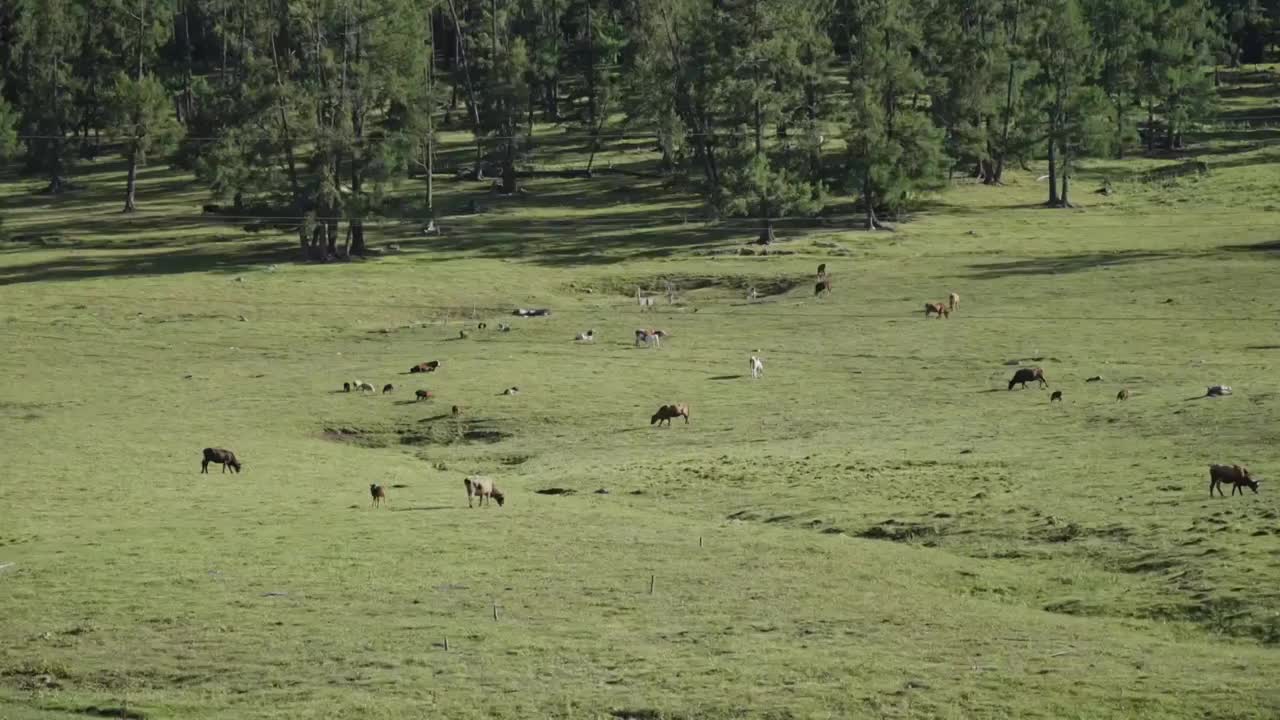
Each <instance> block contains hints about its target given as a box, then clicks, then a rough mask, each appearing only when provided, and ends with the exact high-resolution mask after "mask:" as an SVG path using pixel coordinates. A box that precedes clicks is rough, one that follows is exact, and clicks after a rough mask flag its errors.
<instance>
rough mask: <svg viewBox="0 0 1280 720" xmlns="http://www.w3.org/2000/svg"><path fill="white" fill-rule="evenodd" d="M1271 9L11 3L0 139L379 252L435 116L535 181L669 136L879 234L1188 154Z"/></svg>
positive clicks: (796, 207)
mask: <svg viewBox="0 0 1280 720" xmlns="http://www.w3.org/2000/svg"><path fill="white" fill-rule="evenodd" d="M1278 37H1280V0H10V1H9V2H7V3H3V4H0V158H16V159H17V161H18V162H20V163H21V166H22V169H23V170H24V171H25V172H27V173H29V174H32V175H34V176H39V177H43V178H45V179H47V181H48V190H49V191H50V192H55V193H56V192H60V191H62V190H63V189H64V188H65V187H66V185H67V183H68V181H69V179H70V178H73V177H74V172H75V166H76V164H77V163H78V162H80V161H82V160H86V159H91V158H94V157H96V156H97V155H98V154H100V153H104V152H107V153H113V154H118V155H119V156H120V157H122V158H123V159H124V161H125V166H126V168H127V171H126V173H125V180H124V183H123V187H122V205H123V210H124V211H125V212H131V211H133V210H134V208H135V206H136V205H137V203H138V202H140V201H143V200H144V199H141V198H138V191H137V187H136V178H137V172H138V168H139V167H140V166H142V165H143V164H145V163H147V162H149V161H150V160H152V159H156V158H163V159H167V160H168V161H170V162H173V163H176V164H178V165H181V166H183V167H187V168H190V169H192V170H194V171H195V173H196V174H197V176H198V177H199V178H201V179H202V180H203V181H204V182H206V183H207V184H208V186H209V187H210V188H211V190H212V191H213V192H214V193H215V194H216V195H217V196H219V197H221V198H223V199H224V201H225V202H227V203H229V204H230V205H231V206H233V207H235V208H236V209H237V211H238V212H241V213H242V214H267V213H274V214H276V215H281V216H284V215H287V216H290V217H301V218H305V221H304V222H302V223H301V224H300V226H299V228H298V241H299V244H300V247H301V249H302V251H303V252H304V253H305V254H306V255H307V256H308V257H312V258H317V259H323V258H327V257H332V256H335V255H337V256H341V255H343V254H346V253H357V254H358V253H361V252H363V250H364V222H365V220H366V219H367V218H369V217H371V216H373V215H376V214H377V213H378V212H379V210H380V208H381V206H382V204H383V201H384V200H383V195H384V190H385V189H386V188H387V187H388V185H389V183H391V182H393V181H396V180H398V179H403V178H408V177H421V178H422V179H423V180H424V184H425V196H424V202H425V204H426V207H427V208H428V211H434V197H433V189H434V185H433V182H432V178H433V176H434V175H435V173H436V172H437V171H438V168H437V158H436V145H437V143H436V138H437V136H438V133H439V132H440V131H441V129H445V128H448V129H463V130H466V131H469V133H470V135H471V137H472V138H473V139H474V152H473V154H472V155H471V156H470V159H469V161H468V163H467V167H466V168H465V172H466V174H468V175H470V176H471V177H473V178H476V179H480V178H483V177H485V176H486V175H490V176H492V177H493V178H494V179H495V180H496V181H497V183H498V184H499V186H500V189H501V190H502V191H503V192H507V193H511V192H516V191H518V184H519V182H520V177H521V175H520V172H519V171H518V169H519V167H520V165H521V158H523V157H525V156H526V154H527V153H528V152H529V150H530V149H531V148H532V146H533V143H534V142H535V141H536V138H537V137H538V136H537V135H536V134H535V130H536V128H537V126H538V125H539V124H551V125H558V126H561V127H564V128H566V129H567V131H568V132H570V133H572V134H574V135H575V136H577V137H580V138H583V143H582V144H583V147H585V149H586V152H585V153H584V155H585V160H584V161H583V165H582V167H581V168H580V170H581V172H582V173H583V174H585V175H587V176H589V175H590V174H591V172H592V171H593V168H594V165H595V158H596V154H597V153H598V151H599V150H600V149H601V147H602V142H603V140H602V138H603V136H605V135H607V134H609V133H611V132H616V131H619V130H623V131H626V132H628V133H635V134H643V135H646V136H647V137H651V138H652V139H653V141H654V148H655V152H656V153H657V154H658V155H659V156H660V167H661V169H662V171H663V172H666V173H671V174H673V175H682V176H685V177H687V178H688V179H689V180H690V181H692V182H695V183H696V184H697V186H698V187H699V188H701V191H702V193H703V194H704V196H705V198H706V201H707V204H708V207H709V208H711V209H712V210H714V211H715V212H717V213H720V214H724V215H743V216H750V217H755V218H759V220H760V223H761V238H762V240H763V241H768V240H769V239H771V238H772V237H773V223H774V221H775V219H777V218H781V217H785V216H788V215H806V214H812V213H816V212H819V211H821V210H822V208H823V207H824V205H826V204H827V203H829V202H830V200H831V198H833V197H846V198H856V199H857V200H858V201H859V202H860V204H861V207H863V208H864V210H865V213H866V225H867V227H868V228H872V229H874V228H877V227H881V226H882V225H883V220H882V218H883V216H884V215H885V214H886V213H890V214H892V213H895V212H896V211H898V210H899V209H900V208H902V207H904V206H906V205H908V204H909V203H910V202H911V200H912V198H913V197H915V196H916V195H917V194H918V193H919V192H920V191H922V190H925V189H927V188H929V187H931V186H934V185H936V184H938V183H939V182H941V181H944V180H946V179H947V178H948V177H949V176H955V175H969V176H973V177H975V178H977V179H979V180H980V181H981V182H984V183H986V184H989V185H999V184H1000V183H1001V179H1002V177H1003V174H1004V173H1005V171H1006V168H1008V167H1009V166H1010V165H1019V164H1025V163H1027V162H1029V161H1030V160H1032V159H1041V158H1047V160H1048V162H1049V175H1050V183H1049V194H1048V198H1047V201H1048V202H1049V203H1050V204H1053V205H1067V204H1069V202H1070V187H1071V186H1070V178H1071V176H1072V168H1073V166H1074V164H1075V163H1076V162H1077V160H1078V159H1079V158H1081V157H1084V156H1088V155H1098V154H1111V155H1115V156H1117V157H1121V156H1123V155H1124V154H1125V153H1126V152H1132V151H1135V150H1140V149H1141V150H1145V151H1153V150H1157V149H1159V148H1176V147H1177V146H1178V145H1179V144H1180V143H1181V139H1182V136H1183V133H1184V132H1185V131H1186V130H1187V129H1188V128H1190V127H1192V126H1193V125H1195V124H1196V123H1198V122H1201V121H1203V120H1205V119H1208V118H1210V117H1211V115H1212V110H1213V98H1214V92H1213V86H1214V84H1215V79H1216V70H1217V68H1219V67H1222V66H1235V65H1239V64H1241V63H1248V62H1258V61H1259V60H1261V59H1262V57H1263V55H1264V54H1265V53H1266V52H1267V51H1268V50H1269V49H1270V48H1271V47H1272V46H1274V45H1275V43H1276V42H1277V39H1278Z"/></svg>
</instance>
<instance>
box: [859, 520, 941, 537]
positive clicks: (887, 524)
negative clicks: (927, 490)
mask: <svg viewBox="0 0 1280 720" xmlns="http://www.w3.org/2000/svg"><path fill="white" fill-rule="evenodd" d="M941 534H942V530H941V529H940V528H938V527H937V526H936V525H925V524H923V523H900V522H898V521H897V520H892V519H890V520H885V521H884V522H882V523H879V524H876V525H872V526H871V527H869V528H867V529H866V530H863V531H862V532H860V533H857V536H858V537H860V538H865V539H867V540H890V541H892V542H915V541H917V540H931V539H934V538H936V537H937V536H938V535H941Z"/></svg>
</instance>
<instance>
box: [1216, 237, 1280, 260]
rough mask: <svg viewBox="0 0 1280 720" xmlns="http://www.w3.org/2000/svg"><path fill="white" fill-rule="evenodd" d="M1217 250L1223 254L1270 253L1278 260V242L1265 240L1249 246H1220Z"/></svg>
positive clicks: (1279, 246) (1279, 256)
mask: <svg viewBox="0 0 1280 720" xmlns="http://www.w3.org/2000/svg"><path fill="white" fill-rule="evenodd" d="M1218 249H1219V250H1223V251H1225V252H1248V253H1270V254H1274V255H1275V256H1276V257H1277V258H1280V240H1267V241H1265V242H1260V243H1253V244H1250V245H1221V246H1219V247H1218Z"/></svg>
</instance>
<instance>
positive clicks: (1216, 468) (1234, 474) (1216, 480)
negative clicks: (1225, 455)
mask: <svg viewBox="0 0 1280 720" xmlns="http://www.w3.org/2000/svg"><path fill="white" fill-rule="evenodd" d="M1259 482H1260V481H1258V480H1254V479H1253V476H1252V475H1250V474H1249V468H1247V467H1243V466H1241V465H1210V466H1209V497H1213V489H1214V488H1217V489H1218V496H1219V497H1221V496H1222V486H1223V485H1224V484H1226V485H1230V486H1231V494H1232V495H1235V494H1236V491H1237V490H1239V491H1240V494H1241V495H1244V488H1246V487H1247V488H1249V489H1250V490H1253V492H1254V493H1257V492H1258V483H1259Z"/></svg>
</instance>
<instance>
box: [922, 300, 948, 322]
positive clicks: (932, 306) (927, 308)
mask: <svg viewBox="0 0 1280 720" xmlns="http://www.w3.org/2000/svg"><path fill="white" fill-rule="evenodd" d="M933 314H936V315H937V316H938V319H939V320H941V319H942V318H943V317H950V316H951V310H950V309H949V308H948V307H947V306H946V305H943V304H942V303H925V304H924V316H925V318H926V319H927V318H928V317H929V316H930V315H933Z"/></svg>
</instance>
